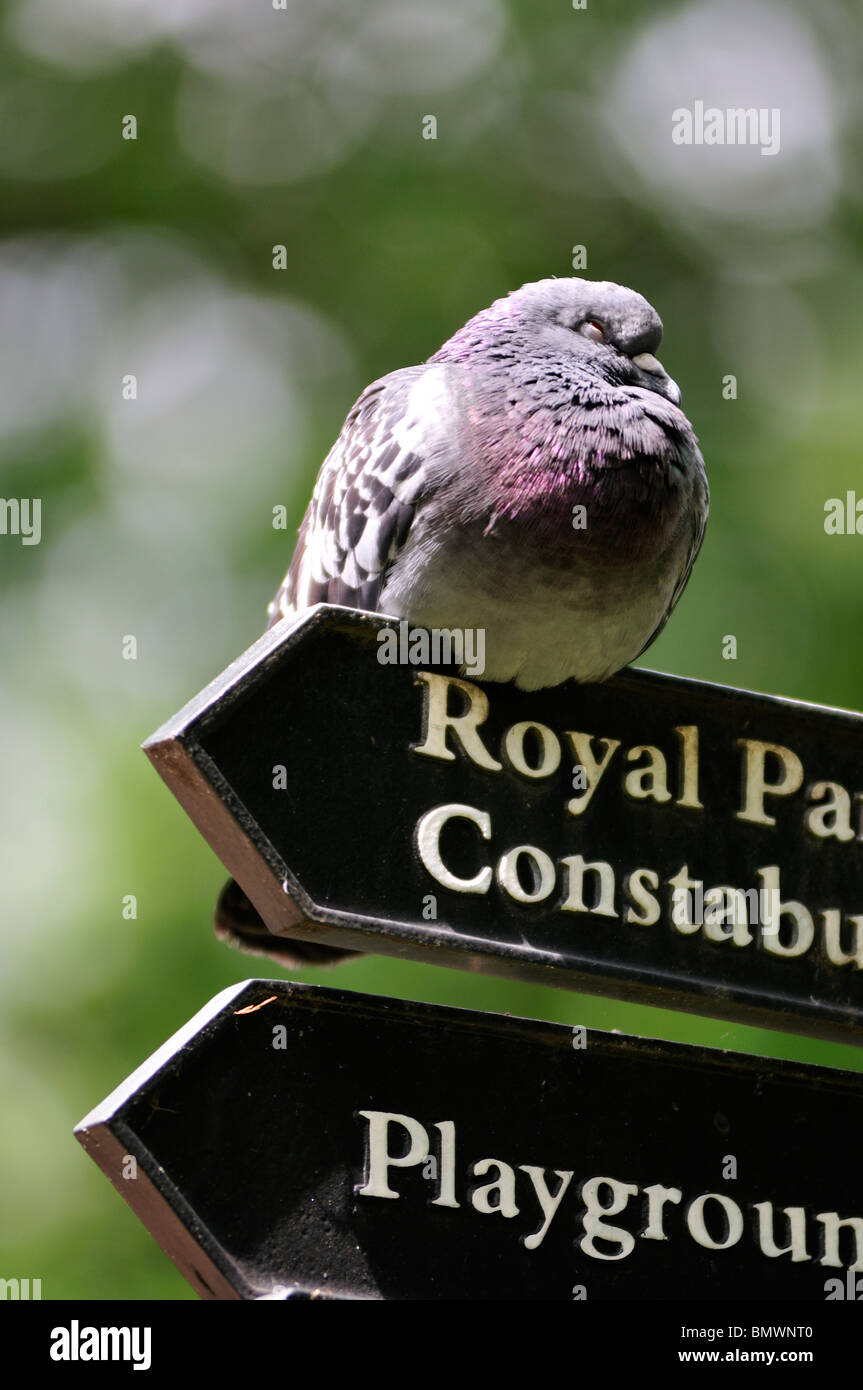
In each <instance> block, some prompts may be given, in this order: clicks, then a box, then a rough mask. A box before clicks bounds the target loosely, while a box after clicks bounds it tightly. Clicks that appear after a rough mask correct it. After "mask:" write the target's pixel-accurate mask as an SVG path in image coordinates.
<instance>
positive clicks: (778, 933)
mask: <svg viewBox="0 0 863 1390" xmlns="http://www.w3.org/2000/svg"><path fill="white" fill-rule="evenodd" d="M283 627H285V628H286V627H287V625H286V624H285V625H283ZM391 632H393V624H391V623H387V622H386V620H385V619H382V618H379V617H377V616H373V615H370V614H364V613H359V612H355V611H353V610H347V609H339V608H333V607H329V606H326V605H321V606H320V607H318V608H317V609H315V610H313V611H312V613H311V614H310V616H309V617H307V618H306V619H305V620H304V621H302V622H300V623H299V624H298V625H296V626H295V627H293V628H292V629H290V630H288V631H282V630H280V629H279V628H276V629H273V630H272V631H271V632H269V633H267V634H266V636H265V637H263V638H262V639H261V640H260V641H259V642H258V643H256V645H255V646H254V647H252V648H250V650H249V651H248V652H247V653H246V654H245V656H243V657H241V658H240V660H239V661H238V662H236V663H235V664H234V665H233V666H231V667H230V668H229V669H228V670H227V671H226V672H225V673H224V675H222V676H221V677H220V678H219V679H218V680H216V681H214V682H213V683H212V684H211V685H210V686H208V687H207V689H206V690H204V691H203V692H202V694H201V695H199V696H198V697H197V699H195V700H193V701H192V702H191V703H190V704H189V705H187V706H186V708H185V709H184V710H182V711H181V713H180V714H178V715H177V716H176V718H175V719H173V720H171V721H170V722H169V723H168V724H166V725H165V726H164V727H163V728H162V729H160V730H159V731H158V732H157V733H156V734H154V735H153V736H152V738H150V739H149V740H148V741H147V743H146V744H145V750H146V752H147V753H148V755H149V757H150V758H151V759H152V761H153V763H154V764H155V766H156V767H157V769H158V770H159V772H160V773H161V775H162V777H163V778H164V779H165V781H166V782H167V784H168V786H169V787H170V788H171V790H172V791H173V792H174V794H175V795H176V796H177V798H178V799H179V800H180V801H181V802H182V804H183V806H184V807H185V809H186V810H187V812H188V813H189V815H190V816H191V817H192V819H193V820H194V822H195V824H196V825H197V826H198V828H199V829H200V830H201V832H202V834H203V835H204V836H205V837H206V839H207V840H208V841H209V843H210V844H211V845H212V847H213V848H214V849H215V850H216V852H217V853H218V854H219V856H220V857H221V859H222V861H223V862H224V863H225V864H226V865H227V867H228V868H229V869H230V871H231V873H232V874H233V875H234V877H235V878H236V879H237V880H238V881H239V882H240V884H241V885H242V887H243V888H244V889H245V891H246V893H247V894H248V896H249V897H250V898H251V900H252V901H253V903H254V904H255V906H256V907H257V908H258V911H259V912H260V914H261V916H262V917H263V919H264V921H265V922H266V924H267V926H268V927H269V928H270V930H271V931H272V932H273V933H276V934H279V933H283V934H285V935H287V936H292V935H296V936H299V937H303V938H305V939H308V940H313V941H319V942H324V943H327V944H329V945H332V946H342V947H347V948H351V949H354V950H365V951H379V952H385V953H389V954H393V955H403V956H410V957H412V958H414V959H417V960H426V961H428V960H432V961H435V962H436V963H439V964H442V965H453V966H459V967H462V968H469V969H472V970H476V969H481V970H486V971H491V972H493V973H495V974H508V975H514V976H519V977H521V978H524V979H534V980H540V981H542V982H544V983H546V984H556V985H562V986H566V987H568V988H571V989H578V990H582V991H585V992H588V993H597V994H605V995H613V996H616V997H618V998H623V999H629V1000H634V1001H637V1002H640V1003H651V1004H662V1005H665V1006H668V1007H672V1008H678V1009H685V1010H692V1011H696V1012H701V1013H707V1014H713V1015H715V1016H717V1017H720V1018H728V1019H733V1020H738V1021H745V1022H748V1023H755V1024H761V1025H767V1026H772V1027H776V1028H782V1029H787V1030H795V1031H798V1032H802V1033H811V1034H815V1035H819V1036H821V1037H825V1038H835V1039H841V1040H845V1041H856V1042H859V1041H860V1040H861V1037H863V1034H861V1018H863V1014H861V1005H863V717H861V716H860V715H855V714H848V713H844V712H840V711H838V710H828V709H823V708H819V707H817V706H811V705H801V704H796V703H794V702H791V701H787V700H777V699H772V698H770V697H768V696H764V695H753V694H750V693H748V692H746V691H739V690H731V689H726V688H723V687H720V686H712V685H706V684H703V683H700V682H697V681H688V680H677V679H672V678H671V677H668V676H661V675H656V674H654V673H653V672H647V671H627V672H625V673H623V674H622V675H620V676H617V677H616V678H615V679H614V680H611V681H609V682H608V683H607V684H605V685H600V686H575V685H571V684H570V685H568V686H564V687H559V688H557V689H554V690H542V691H538V692H536V693H525V692H523V691H519V690H516V689H515V688H514V687H512V686H494V685H489V686H485V687H484V686H482V685H481V684H480V683H477V681H476V680H471V679H469V678H460V677H459V676H458V675H457V673H456V672H455V671H453V670H449V671H448V670H446V669H444V668H441V667H438V668H436V669H430V668H429V667H426V666H421V665H418V664H416V663H411V662H405V663H399V662H396V663H393V664H390V663H388V662H386V661H381V660H380V658H381V657H382V656H384V655H386V654H387V649H386V646H385V644H384V641H382V640H381V639H382V638H386V637H387V635H388V634H389V633H391ZM406 650H407V651H409V648H408V647H407V646H406Z"/></svg>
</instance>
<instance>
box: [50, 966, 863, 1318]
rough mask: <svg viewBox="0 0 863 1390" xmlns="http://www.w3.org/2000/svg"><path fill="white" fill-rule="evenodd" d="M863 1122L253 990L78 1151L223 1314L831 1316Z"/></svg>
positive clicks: (862, 1262) (572, 1037)
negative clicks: (359, 1310)
mask: <svg viewBox="0 0 863 1390" xmlns="http://www.w3.org/2000/svg"><path fill="white" fill-rule="evenodd" d="M501 1083H503V1084H501ZM861 1122H863V1088H861V1078H860V1077H859V1076H857V1075H855V1074H853V1073H848V1072H839V1071H832V1070H830V1069H829V1068H824V1067H800V1066H795V1065H793V1064H791V1063H789V1062H776V1061H765V1060H763V1059H761V1058H758V1057H739V1056H734V1055H733V1054H730V1053H726V1052H719V1051H712V1050H710V1049H707V1048H698V1047H683V1046H680V1045H678V1044H673V1043H663V1042H651V1041H645V1040H644V1039H641V1038H629V1037H623V1036H621V1035H615V1034H610V1033H601V1032H596V1031H594V1030H592V1029H591V1030H588V1029H584V1028H564V1027H561V1026H559V1025H554V1024H549V1023H539V1022H533V1021H531V1020H528V1019H518V1018H502V1017H500V1016H498V1015H495V1014H481V1013H471V1012H469V1011H467V1010H464V1009H443V1008H436V1007H433V1006H431V1005H428V1004H412V1003H408V1002H406V1001H401V1000H395V999H376V998H370V997H368V996H366V995H361V994H348V993H344V992H341V991H336V990H329V989H319V988H317V987H315V986H312V985H296V984H291V983H287V982H285V981H272V980H252V981H246V982H245V983H244V984H242V985H234V986H232V988H231V989H229V990H226V991H224V993H223V994H221V995H219V996H218V997H217V998H216V999H214V1000H212V1002H211V1003H210V1004H209V1005H208V1006H207V1007H206V1008H205V1009H203V1010H202V1011H201V1012H200V1013H199V1014H198V1015H197V1017H195V1018H193V1019H192V1020H191V1022H190V1023H189V1024H187V1026H186V1027H185V1028H184V1029H182V1030H181V1032H179V1033H178V1034H176V1036H175V1037H174V1038H172V1039H171V1040H170V1041H169V1042H167V1043H166V1044H165V1046H164V1047H163V1048H161V1049H160V1051H159V1052H157V1053H156V1054H155V1056H153V1057H151V1058H150V1060H149V1061H148V1062H145V1063H144V1065H143V1066H142V1067H140V1068H139V1069H138V1070H137V1071H136V1072H135V1073H134V1074H133V1075H132V1076H130V1077H129V1079H128V1081H126V1082H125V1083H124V1084H123V1085H122V1086H120V1087H119V1088H118V1089H117V1090H116V1091H115V1092H114V1093H113V1094H112V1095H111V1096H109V1097H108V1099H107V1100H105V1101H103V1103H102V1104H101V1105H100V1106H97V1108H96V1109H95V1110H94V1111H93V1112H92V1113H91V1114H90V1115H88V1116H87V1117H86V1119H84V1120H82V1121H81V1124H80V1125H78V1127H77V1131H76V1133H77V1135H78V1138H79V1139H80V1141H81V1143H82V1144H83V1145H84V1147H85V1149H86V1150H87V1151H88V1153H90V1154H91V1156H92V1157H93V1158H94V1160H95V1161H96V1162H97V1163H98V1164H99V1166H100V1167H101V1168H102V1169H103V1171H104V1172H105V1173H106V1174H107V1175H108V1177H109V1178H110V1179H111V1181H112V1182H113V1183H114V1186H115V1187H116V1188H117V1189H118V1191H119V1192H120V1193H121V1194H122V1196H123V1197H124V1198H125V1199H126V1201H127V1202H128V1203H129V1205H130V1206H131V1207H132V1209H133V1210H134V1211H135V1212H136V1213H137V1215H138V1216H139V1217H140V1218H141V1220H142V1221H143V1222H144V1223H145V1224H146V1226H147V1227H148V1229H149V1230H150V1231H151V1232H152V1234H153V1235H154V1236H155V1237H156V1239H157V1240H158V1241H159V1242H160V1243H161V1244H162V1246H163V1247H164V1248H165V1250H166V1251H167V1252H168V1253H169V1254H170V1255H171V1257H172V1258H173V1259H174V1261H175V1262H176V1264H177V1265H178V1266H179V1268H180V1270H181V1271H182V1273H183V1274H184V1275H185V1276H186V1278H187V1279H188V1280H189V1281H190V1283H191V1284H192V1285H193V1286H194V1288H195V1289H196V1290H197V1291H198V1293H200V1294H201V1296H202V1297H204V1298H221V1299H228V1298H235V1299H236V1298H243V1299H254V1298H288V1297H302V1298H321V1297H336V1298H388V1299H394V1298H400V1299H441V1298H444V1299H474V1300H475V1299H483V1298H486V1299H489V1298H517V1299H531V1298H543V1299H562V1300H566V1301H572V1300H577V1301H582V1300H585V1299H586V1300H588V1301H589V1302H591V1303H594V1302H596V1301H597V1300H602V1299H621V1298H630V1299H647V1300H653V1299H709V1300H723V1299H730V1298H733V1299H783V1300H792V1301H796V1300H809V1301H813V1302H823V1301H824V1300H826V1299H830V1300H837V1299H838V1300H847V1299H849V1298H852V1299H856V1298H857V1297H858V1295H859V1294H863V1277H861V1273H860V1271H863V1206H861V1192H860V1182H859V1159H858V1154H857V1146H856V1144H855V1142H854V1139H853V1136H856V1135H859V1133H860V1129H861ZM795 1306H796V1302H795ZM774 1320H775V1319H774ZM789 1320H790V1319H789V1317H788V1316H786V1318H785V1319H784V1321H785V1323H787V1322H788V1321H789ZM688 1321H690V1322H692V1323H693V1324H695V1325H698V1324H697V1319H695V1318H694V1317H692V1318H691V1319H688ZM793 1321H794V1322H795V1323H797V1322H798V1321H799V1322H808V1321H809V1318H808V1317H807V1318H802V1317H801V1318H798V1317H797V1316H796V1315H795V1317H794V1319H793ZM831 1335H832V1334H831Z"/></svg>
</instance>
